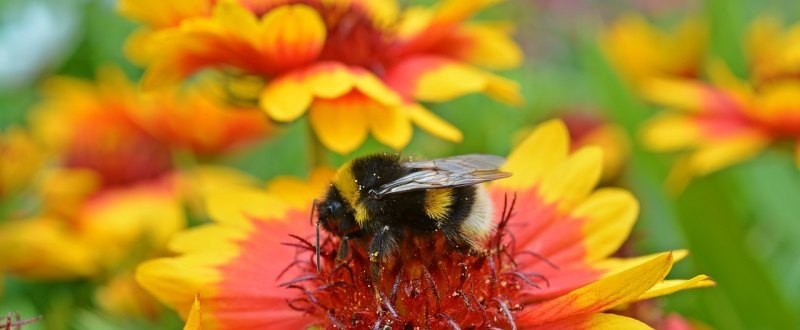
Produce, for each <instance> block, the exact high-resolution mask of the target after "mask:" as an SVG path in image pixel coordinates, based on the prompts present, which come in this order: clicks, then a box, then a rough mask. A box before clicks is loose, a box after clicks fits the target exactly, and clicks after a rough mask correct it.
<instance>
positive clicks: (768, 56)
mask: <svg viewBox="0 0 800 330" xmlns="http://www.w3.org/2000/svg"><path fill="white" fill-rule="evenodd" d="M746 45H747V49H746V50H747V55H748V59H749V62H750V71H751V75H752V79H751V80H752V81H753V82H754V83H755V84H763V83H769V82H772V81H776V80H781V79H797V78H800V24H794V25H792V26H790V27H788V28H784V27H783V24H782V23H781V21H780V20H778V19H776V18H774V17H761V18H759V19H757V20H756V21H755V22H753V24H752V25H751V26H750V28H749V31H748V34H747V40H746Z"/></svg>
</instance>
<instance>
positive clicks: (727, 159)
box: [689, 133, 769, 175]
mask: <svg viewBox="0 0 800 330" xmlns="http://www.w3.org/2000/svg"><path fill="white" fill-rule="evenodd" d="M767 144H769V140H768V139H767V138H766V137H764V136H761V135H760V134H756V133H753V134H742V135H740V136H737V137H734V138H729V139H726V140H722V141H711V142H709V143H706V144H704V145H703V146H702V147H700V149H698V150H697V151H696V152H694V153H693V154H692V155H691V156H690V158H689V165H690V166H691V168H692V170H693V171H694V173H696V174H697V175H706V174H709V173H711V172H715V171H718V170H720V169H722V168H725V167H728V166H731V165H733V164H737V163H740V162H742V161H745V160H747V159H750V158H752V157H754V156H755V155H757V154H758V153H759V152H760V151H761V150H762V149H764V148H765V147H766V146H767Z"/></svg>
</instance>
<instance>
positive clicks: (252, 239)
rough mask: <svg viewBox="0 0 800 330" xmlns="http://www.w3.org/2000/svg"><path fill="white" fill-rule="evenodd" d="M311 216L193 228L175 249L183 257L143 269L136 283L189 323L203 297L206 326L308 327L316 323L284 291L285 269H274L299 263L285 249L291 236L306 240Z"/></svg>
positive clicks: (290, 249) (299, 213) (286, 215)
mask: <svg viewBox="0 0 800 330" xmlns="http://www.w3.org/2000/svg"><path fill="white" fill-rule="evenodd" d="M232 204H233V205H230V206H229V207H228V208H229V209H236V208H237V207H242V206H245V207H246V209H242V210H240V212H239V213H240V214H242V213H245V214H246V213H247V212H248V210H252V209H254V208H253V207H251V206H246V205H245V204H246V203H238V201H232ZM308 212H309V211H308V210H304V211H295V210H290V211H288V210H287V211H284V212H283V213H282V214H278V213H274V215H277V217H270V218H263V219H255V218H250V220H249V223H248V224H246V225H240V224H236V223H235V222H229V221H222V222H220V223H219V224H210V225H205V226H201V227H197V228H194V229H192V230H189V231H187V232H185V233H182V234H180V235H178V236H177V237H176V239H175V240H174V241H173V242H172V244H171V247H172V248H173V250H175V251H176V252H179V253H182V255H181V256H178V257H174V258H162V259H156V260H151V261H148V262H146V263H144V264H142V265H141V266H140V267H139V269H138V270H137V274H136V275H137V280H138V281H139V283H140V284H142V286H143V287H145V288H146V289H147V290H148V291H150V292H151V293H152V294H154V295H155V296H156V297H157V298H159V300H161V301H162V302H164V303H166V304H167V305H169V306H171V307H173V308H175V309H177V310H178V312H179V313H180V314H181V315H182V316H183V317H185V318H188V317H189V316H190V315H191V314H190V313H191V310H192V306H193V302H194V301H193V300H194V299H193V298H194V297H195V295H196V294H198V293H199V295H200V297H202V298H203V319H202V326H203V327H210V328H220V329H242V328H258V327H267V326H274V327H280V328H302V327H306V326H309V325H310V323H311V322H313V321H310V320H308V319H305V318H303V317H302V313H300V312H297V311H294V310H292V309H291V308H290V307H289V305H288V304H287V303H286V300H285V297H286V296H287V295H288V294H289V292H291V291H288V290H289V289H286V288H283V287H280V286H279V282H280V278H279V274H280V273H281V272H282V271H283V268H282V267H275V265H289V264H290V263H291V262H292V261H294V258H295V256H294V255H295V253H294V252H295V251H294V249H295V248H294V247H290V246H287V245H283V244H281V243H282V242H288V241H291V240H294V239H293V238H291V237H290V236H289V234H298V235H301V236H305V235H304V234H303V232H309V233H310V232H311V231H312V227H311V226H309V225H308V216H309V214H308ZM300 219H303V220H300ZM292 275H293V274H288V275H287V276H292ZM243 279H259V280H257V281H249V280H243ZM254 310H257V311H258V312H257V313H253V311H254Z"/></svg>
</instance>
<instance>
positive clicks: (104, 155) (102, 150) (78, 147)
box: [63, 111, 172, 187]
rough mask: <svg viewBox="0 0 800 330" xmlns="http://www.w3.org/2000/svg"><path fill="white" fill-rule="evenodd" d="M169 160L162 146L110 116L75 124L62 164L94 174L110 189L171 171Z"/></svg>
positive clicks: (168, 155)
mask: <svg viewBox="0 0 800 330" xmlns="http://www.w3.org/2000/svg"><path fill="white" fill-rule="evenodd" d="M109 112H113V111H109ZM171 157H172V156H171V154H170V152H169V150H168V149H167V148H166V147H165V146H164V145H162V144H159V143H158V141H156V140H155V139H153V138H152V137H150V136H149V135H147V134H146V133H145V132H142V131H141V130H140V129H138V128H136V127H135V126H133V124H132V123H130V122H129V121H128V119H126V118H124V117H123V116H117V115H113V114H109V115H98V116H97V118H91V119H89V118H86V119H84V120H83V122H81V123H79V124H78V125H76V129H75V133H74V134H73V136H72V137H71V139H70V142H69V144H68V145H67V151H66V153H65V155H64V158H63V163H64V166H65V167H69V168H83V169H90V170H92V171H94V172H96V173H97V174H99V175H100V177H101V179H102V180H103V186H106V187H110V186H120V185H128V184H134V183H137V182H141V181H144V180H149V179H155V178H157V177H159V176H161V175H163V174H165V173H167V172H169V171H170V170H171V169H172V158H171Z"/></svg>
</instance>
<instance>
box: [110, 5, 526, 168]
mask: <svg viewBox="0 0 800 330" xmlns="http://www.w3.org/2000/svg"><path fill="white" fill-rule="evenodd" d="M494 2H496V1H478V2H474V3H469V4H467V3H463V2H460V1H445V2H442V3H441V4H439V5H438V6H436V7H434V8H423V7H411V8H408V9H407V10H405V11H403V12H400V11H399V9H398V6H397V4H396V3H394V2H393V1H384V2H376V1H308V2H302V3H291V2H288V3H287V2H276V3H273V2H263V3H262V2H237V1H231V0H228V1H219V2H212V1H179V2H176V3H170V4H167V3H164V2H161V1H158V2H156V1H123V2H122V4H121V7H120V10H121V12H122V13H123V14H125V15H127V16H129V17H131V18H133V19H135V20H138V21H140V22H143V23H145V25H146V26H145V27H144V28H142V29H141V30H140V31H138V32H137V33H136V34H135V35H134V36H133V37H132V38H131V40H130V41H129V44H128V49H129V54H130V56H131V58H133V59H134V60H136V61H138V62H140V63H143V64H145V65H146V67H147V73H146V74H145V76H144V78H143V84H144V87H145V88H148V89H153V88H157V87H163V86H169V85H173V84H175V83H178V82H181V81H182V80H185V79H187V78H189V77H190V76H192V75H195V74H197V73H200V72H201V71H204V70H209V69H213V70H218V71H222V72H223V74H224V75H225V76H227V77H228V78H225V79H222V82H221V83H222V84H224V85H226V86H229V87H230V86H233V87H230V88H229V89H230V90H231V92H232V94H233V96H234V97H233V98H234V99H237V100H242V99H244V100H248V99H249V100H252V102H253V103H254V104H255V103H257V104H259V106H260V107H261V108H262V109H263V110H264V111H266V113H267V114H268V115H269V117H270V118H272V119H273V120H276V121H279V122H291V121H294V120H296V119H298V118H299V117H300V116H302V115H303V114H304V113H306V112H307V111H308V113H309V121H310V125H311V127H312V128H313V129H314V132H315V134H316V135H317V137H318V138H319V140H320V142H321V143H322V144H323V145H324V146H325V147H326V148H328V149H331V150H333V151H336V152H338V153H349V152H351V151H353V150H354V149H356V148H357V147H358V146H360V145H361V144H362V143H363V142H364V140H365V139H366V137H367V135H368V133H371V134H372V135H373V136H374V137H375V138H376V139H377V140H378V141H379V142H381V143H383V144H385V145H388V146H390V147H392V148H394V149H401V148H403V147H404V146H405V145H406V144H408V142H409V140H410V139H411V136H412V123H413V124H415V125H417V126H419V127H420V128H422V129H424V130H426V131H428V132H430V133H431V134H433V135H436V136H438V137H440V138H444V139H447V140H451V141H460V140H461V138H462V136H461V132H460V131H459V130H458V129H456V128H455V127H453V126H452V125H450V124H448V123H446V122H445V121H443V120H441V119H439V118H438V117H436V116H435V115H433V114H432V113H431V112H429V111H428V110H427V109H425V108H424V107H423V106H422V105H420V104H419V103H417V102H416V101H430V102H442V101H447V100H450V99H453V98H455V97H458V96H461V95H465V94H468V93H475V92H483V93H487V94H489V95H490V96H492V97H495V98H497V99H499V100H501V101H504V102H508V103H511V104H519V103H521V102H522V97H521V96H520V95H519V92H518V89H519V87H518V86H517V84H516V83H515V82H513V81H510V80H507V79H504V78H501V77H499V76H496V75H494V74H491V73H489V72H487V71H484V70H482V69H479V68H478V67H486V68H499V69H506V68H513V67H515V66H517V65H519V64H520V62H521V60H522V55H521V52H520V50H519V49H518V47H517V46H516V45H515V43H514V42H513V41H512V40H511V39H510V38H509V33H510V30H511V29H510V27H509V26H508V24H499V23H466V22H465V21H466V20H467V19H469V18H470V17H471V16H472V15H473V14H475V13H476V12H478V11H479V10H481V9H483V8H484V7H487V6H489V5H491V4H493V3H494Z"/></svg>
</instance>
